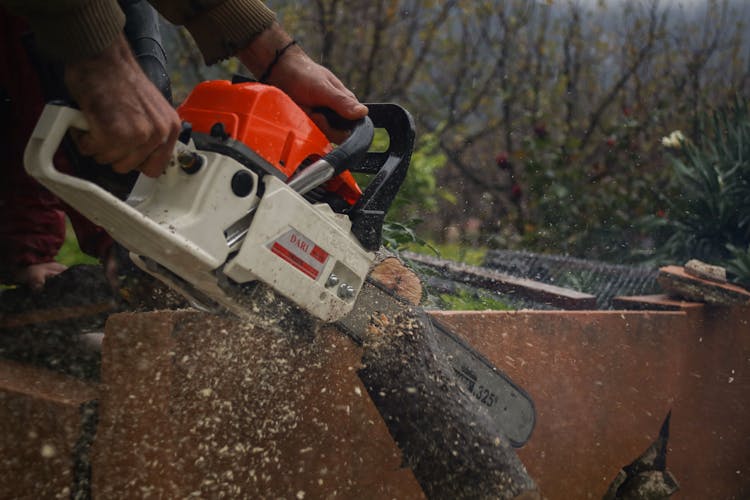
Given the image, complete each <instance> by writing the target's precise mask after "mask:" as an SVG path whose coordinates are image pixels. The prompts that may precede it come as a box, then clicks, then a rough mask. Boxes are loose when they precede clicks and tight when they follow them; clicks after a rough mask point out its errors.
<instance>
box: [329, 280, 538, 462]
mask: <svg viewBox="0 0 750 500" xmlns="http://www.w3.org/2000/svg"><path fill="white" fill-rule="evenodd" d="M404 312H411V313H412V316H413V317H414V318H416V319H417V321H419V322H420V323H421V325H422V326H423V327H424V328H425V331H426V334H427V336H429V337H431V338H433V339H434V340H435V341H436V343H437V346H438V348H439V349H440V350H441V351H442V352H441V354H442V355H443V356H444V357H445V359H446V360H447V362H448V364H449V365H450V366H451V368H452V370H453V375H454V376H455V377H456V382H457V384H456V385H457V386H459V387H461V388H462V390H465V391H468V393H469V394H471V395H472V396H473V400H474V401H476V404H477V407H478V408H480V409H481V411H486V412H487V413H488V414H489V416H490V418H491V419H492V421H493V422H494V424H495V425H496V427H497V429H498V430H499V431H500V432H501V433H502V434H503V435H504V436H505V437H506V438H507V439H508V441H509V442H510V444H511V445H512V446H514V447H516V448H519V447H521V446H523V445H524V444H525V443H526V442H527V441H528V440H529V438H530V437H531V433H532V431H533V430H534V425H535V423H536V411H535V408H534V402H533V401H532V399H531V397H529V395H528V394H527V393H526V392H525V391H524V390H523V389H521V388H520V387H518V386H517V385H516V384H515V383H514V382H513V381H512V380H511V379H510V378H509V377H508V376H507V375H505V374H504V373H503V372H501V371H500V370H498V369H497V368H496V367H495V366H493V365H492V363H490V362H489V361H488V360H487V359H486V358H485V357H484V356H482V355H481V354H479V353H478V352H477V351H476V350H474V349H473V348H472V347H470V346H469V345H468V344H467V343H466V342H465V341H464V340H463V339H461V338H460V337H459V336H458V335H457V334H456V333H454V332H453V331H452V330H451V329H449V328H448V327H447V326H446V325H445V324H443V323H441V322H440V321H438V320H436V319H435V318H433V317H432V316H430V314H429V313H428V312H427V311H426V310H425V309H423V308H421V307H417V306H414V305H412V304H410V303H408V302H406V301H405V300H404V299H402V298H401V297H399V296H398V295H395V294H394V293H392V292H391V291H390V290H387V289H385V288H384V287H383V286H381V285H380V284H379V283H378V282H377V281H376V280H374V279H372V278H367V279H366V281H365V284H364V285H363V287H362V290H361V291H360V293H359V297H358V298H357V302H356V304H355V307H354V308H353V309H352V311H351V312H350V313H349V314H348V315H346V316H345V317H344V318H342V319H341V320H339V321H338V322H337V323H336V325H337V326H338V327H340V328H341V329H342V330H344V331H345V332H346V333H347V334H348V335H349V336H350V337H351V338H352V339H354V340H355V341H356V342H357V343H359V344H362V343H363V342H364V340H365V337H366V335H367V334H366V332H367V329H368V327H369V325H370V320H371V318H372V317H373V316H378V315H384V316H385V317H387V318H388V319H389V320H391V321H393V320H394V319H395V318H396V317H397V316H399V315H400V314H402V313H404Z"/></svg>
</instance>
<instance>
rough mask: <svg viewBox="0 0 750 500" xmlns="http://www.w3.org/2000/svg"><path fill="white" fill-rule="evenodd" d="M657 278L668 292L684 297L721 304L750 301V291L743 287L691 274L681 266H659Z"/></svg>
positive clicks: (729, 304)
mask: <svg viewBox="0 0 750 500" xmlns="http://www.w3.org/2000/svg"><path fill="white" fill-rule="evenodd" d="M657 279H658V280H659V284H660V285H661V286H662V288H664V289H665V290H666V291H667V292H668V293H670V294H672V295H676V296H678V297H683V298H685V299H689V300H693V301H698V302H708V303H709V304H715V305H723V306H732V305H744V304H748V303H750V292H748V291H747V290H745V289H744V288H742V287H740V286H737V285H732V284H730V283H721V282H717V281H710V280H707V279H702V278H698V277H696V276H692V275H690V274H689V273H687V272H685V269H684V268H683V267H681V266H665V267H662V268H660V269H659V276H658V278H657Z"/></svg>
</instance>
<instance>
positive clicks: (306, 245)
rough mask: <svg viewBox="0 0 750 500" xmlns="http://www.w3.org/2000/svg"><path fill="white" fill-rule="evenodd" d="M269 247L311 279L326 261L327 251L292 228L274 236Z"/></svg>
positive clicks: (319, 271)
mask: <svg viewBox="0 0 750 500" xmlns="http://www.w3.org/2000/svg"><path fill="white" fill-rule="evenodd" d="M269 247H270V250H271V252H273V253H274V254H275V255H277V256H279V257H281V258H282V259H284V260H285V261H287V262H288V263H289V264H291V265H292V266H294V267H295V268H297V269H299V270H300V271H302V272H303V273H305V274H306V275H307V276H309V277H310V278H312V279H317V278H318V276H319V275H320V273H321V272H322V271H323V268H324V267H325V264H326V262H327V261H328V252H326V251H325V250H323V249H322V248H320V247H319V246H318V245H316V244H315V243H313V242H312V241H311V240H309V239H308V238H306V237H305V236H303V235H302V233H300V232H298V231H296V230H294V229H290V230H289V231H287V232H286V233H284V234H283V235H281V236H279V237H278V238H276V240H274V241H272V242H271V243H270V245H269Z"/></svg>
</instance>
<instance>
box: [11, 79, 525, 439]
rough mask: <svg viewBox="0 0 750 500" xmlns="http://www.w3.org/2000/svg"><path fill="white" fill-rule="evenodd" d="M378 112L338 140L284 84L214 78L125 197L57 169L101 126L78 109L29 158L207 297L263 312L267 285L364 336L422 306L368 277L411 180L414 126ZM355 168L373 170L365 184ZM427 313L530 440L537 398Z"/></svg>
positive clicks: (490, 407) (199, 302)
mask: <svg viewBox="0 0 750 500" xmlns="http://www.w3.org/2000/svg"><path fill="white" fill-rule="evenodd" d="M368 108H369V114H368V116H367V117H365V118H363V119H361V120H359V121H357V122H355V123H354V124H353V128H352V129H351V133H350V135H349V136H348V138H347V139H346V140H345V141H343V142H342V143H341V144H340V145H338V146H333V145H331V144H330V142H329V141H328V139H327V138H326V136H325V135H324V134H323V133H322V132H321V131H320V129H318V127H317V126H316V125H315V124H314V123H313V122H312V120H311V119H310V118H309V117H308V116H307V114H306V113H305V112H304V111H303V110H302V109H300V108H299V107H298V106H297V105H296V104H295V103H294V102H293V101H292V100H291V99H290V98H289V97H288V96H287V95H286V94H284V93H283V92H282V91H281V90H279V89H277V88H275V87H271V86H267V85H263V84H260V83H257V82H249V81H234V82H230V81H223V80H222V81H209V82H203V83H201V84H199V85H198V86H197V87H196V88H195V89H194V90H193V91H192V92H191V94H190V95H189V96H188V98H187V99H186V100H185V101H184V102H183V103H182V104H181V105H180V106H179V107H178V109H177V111H178V114H179V116H180V118H181V119H182V120H183V129H182V133H181V134H180V137H179V140H178V142H177V145H176V146H175V149H174V152H173V154H172V157H171V159H170V162H169V165H168V166H167V168H166V171H165V173H164V174H163V175H161V176H160V177H158V178H156V179H154V178H149V177H146V176H144V175H141V176H139V178H138V180H137V182H136V184H135V186H134V187H133V189H132V191H131V193H130V195H129V197H128V198H127V199H126V200H124V201H123V200H120V199H119V198H117V197H116V196H114V195H112V194H111V193H109V192H108V191H106V190H104V189H102V188H101V187H99V186H98V185H96V184H94V183H92V182H89V181H86V180H83V179H80V178H76V177H73V176H70V175H67V174H64V173H62V172H60V171H58V170H57V169H56V168H55V167H54V165H53V161H52V159H53V155H54V154H55V152H56V150H57V149H58V147H59V145H60V144H61V142H62V141H63V139H64V137H65V135H66V133H67V132H68V130H69V129H70V128H77V129H81V130H87V129H88V125H87V123H86V121H85V119H84V117H83V115H82V114H81V113H80V112H79V111H78V110H76V109H73V108H71V107H68V106H65V105H62V104H55V103H51V104H47V105H46V106H45V109H44V111H43V113H42V115H41V117H40V119H39V122H38V124H37V126H36V128H35V130H34V132H33V134H32V137H31V139H30V141H29V144H28V146H27V148H26V152H25V157H24V162H25V166H26V169H27V171H28V172H29V174H31V175H32V176H33V177H35V178H36V179H37V180H38V181H39V182H40V183H42V184H43V185H44V186H46V187H47V188H48V189H49V190H50V191H52V192H53V193H55V194H56V195H58V196H59V197H60V198H61V199H63V200H64V201H65V202H66V203H68V204H69V205H71V206H72V207H73V208H75V209H76V210H78V211H79V212H81V213H82V214H83V215H84V216H86V217H88V218H89V219H91V220H92V221H93V222H94V223H96V224H98V225H100V226H101V227H103V228H104V229H105V230H107V231H108V232H109V234H110V235H111V236H112V238H113V239H114V240H115V241H117V242H118V243H119V244H121V245H122V246H123V247H125V248H126V249H127V250H128V251H129V252H130V258H131V260H132V261H133V262H134V263H135V265H137V266H138V267H139V268H141V269H142V270H143V271H145V272H147V273H149V274H151V275H153V276H155V277H156V278H158V279H159V280H161V281H162V282H164V283H165V284H166V285H167V286H169V287H170V288H172V289H174V290H176V291H177V292H179V293H181V294H182V295H184V296H185V297H186V298H187V299H188V300H189V301H190V302H191V303H192V304H193V305H194V306H196V307H198V308H200V309H204V310H209V311H228V312H230V313H233V314H235V315H237V316H239V317H240V318H253V317H255V316H254V315H253V314H252V313H253V311H254V310H255V309H257V306H256V305H255V304H254V303H253V301H252V300H249V299H248V297H252V296H253V293H252V292H253V291H254V290H255V289H256V288H257V287H258V286H261V287H265V288H267V289H269V290H272V291H273V293H274V294H275V295H277V296H280V297H283V299H284V300H286V301H289V302H290V303H291V304H294V305H295V306H296V307H298V308H299V309H301V310H303V311H305V312H306V313H308V314H309V315H311V316H312V317H314V318H317V319H318V320H320V321H323V322H327V323H335V324H336V325H337V326H339V327H340V328H342V329H343V330H344V331H345V332H347V333H348V334H349V335H350V336H351V337H352V338H353V339H354V340H355V341H358V342H361V341H362V339H363V336H364V332H365V331H366V328H367V324H368V319H369V318H370V317H371V316H372V315H373V314H375V313H379V314H385V315H386V316H389V317H395V315H397V314H398V313H400V312H403V311H405V310H407V309H415V307H414V306H412V305H410V304H408V303H407V302H406V301H404V300H403V299H401V298H400V297H398V296H396V295H394V294H392V293H391V292H389V291H388V290H387V289H385V287H383V286H381V285H380V284H379V283H378V282H377V281H375V280H373V279H371V278H369V277H368V272H369V270H370V268H371V267H372V265H373V263H374V261H375V251H377V250H378V249H379V248H380V246H381V233H382V227H383V222H384V218H385V215H386V213H387V211H388V208H389V207H390V205H391V203H392V201H393V199H394V198H395V196H396V193H397V192H398V190H399V188H400V186H401V184H402V182H403V181H404V179H405V177H406V172H407V169H408V166H409V162H410V158H411V153H412V149H413V146H414V137H415V132H414V123H413V119H412V118H411V116H410V115H409V113H408V112H407V111H406V110H404V109H403V108H401V107H400V106H398V105H395V104H368ZM376 129H378V130H383V131H384V132H385V133H386V134H387V147H384V148H382V149H385V150H384V151H377V150H371V149H372V148H371V145H372V143H373V138H374V136H375V130H376ZM379 142H383V141H379ZM353 173H360V174H366V175H369V177H370V180H369V183H368V184H367V186H366V187H365V189H364V190H363V189H361V188H360V187H359V185H358V183H357V182H356V180H355V178H354V176H353ZM256 296H257V294H256ZM416 309H418V308H416ZM420 317H421V318H422V320H423V322H424V323H425V327H427V328H430V329H432V331H433V332H434V333H435V334H436V337H437V338H438V339H439V345H440V348H441V349H442V350H443V351H444V353H445V355H446V357H447V358H448V359H449V360H450V365H451V366H452V368H453V370H454V372H455V373H454V375H455V377H456V379H457V380H458V381H459V382H460V383H461V384H462V385H463V386H464V388H465V389H466V390H468V391H469V392H470V393H471V394H474V395H475V396H476V400H477V404H479V405H481V406H483V407H484V408H485V409H487V411H489V413H490V415H491V416H492V419H493V421H494V423H495V424H496V425H497V427H498V429H499V430H500V431H501V432H502V433H503V434H504V435H505V436H506V437H507V438H508V440H509V442H510V443H511V444H512V445H514V446H521V445H523V444H524V443H525V442H526V441H527V440H528V439H529V437H530V435H531V432H532V430H533V427H534V423H535V411H534V405H533V402H532V400H531V399H530V398H529V396H528V395H527V394H526V393H525V392H524V391H523V390H522V389H521V388H519V387H518V386H517V385H516V384H514V383H513V382H512V381H511V380H510V379H509V378H508V377H507V376H506V375H504V374H503V373H502V372H500V371H499V370H497V369H496V368H495V367H494V366H492V364H491V363H489V362H488V361H487V360H486V359H485V358H484V357H482V356H481V355H480V354H479V353H477V352H476V351H474V350H473V349H472V348H471V347H469V346H468V345H467V344H465V343H464V342H463V340H462V339H461V338H460V337H458V336H457V335H456V334H455V333H453V332H452V331H451V330H450V329H449V328H447V327H446V326H445V325H443V324H441V323H439V322H437V321H436V320H434V318H431V317H430V316H429V315H428V314H425V313H424V312H423V311H422V312H421V314H420Z"/></svg>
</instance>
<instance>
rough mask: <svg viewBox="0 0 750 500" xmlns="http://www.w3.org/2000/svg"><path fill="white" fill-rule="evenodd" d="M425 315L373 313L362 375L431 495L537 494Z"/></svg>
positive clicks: (421, 483)
mask: <svg viewBox="0 0 750 500" xmlns="http://www.w3.org/2000/svg"><path fill="white" fill-rule="evenodd" d="M423 321H424V318H420V317H418V316H414V313H409V312H407V313H402V314H401V315H399V316H398V317H396V318H387V317H385V316H381V317H374V318H372V321H371V325H370V328H369V331H368V333H367V335H366V340H365V342H364V348H365V351H364V356H363V363H364V365H365V366H364V368H363V369H362V370H360V377H361V379H362V380H363V381H364V383H365V386H366V387H367V389H368V392H369V394H370V397H371V398H372V399H373V401H374V402H375V404H376V406H377V408H378V410H379V411H380V414H381V415H382V416H383V418H384V420H385V422H386V424H387V425H388V427H389V430H390V431H391V434H392V435H393V437H394V439H395V440H396V442H397V443H398V444H399V447H400V448H401V450H402V452H403V454H404V458H405V460H406V462H407V465H408V466H409V467H411V468H412V470H413V471H414V474H415V476H416V477H417V480H418V481H419V483H420V485H421V486H422V488H423V489H424V491H425V493H426V494H427V496H428V497H429V498H433V499H443V498H445V499H455V498H488V499H489V498H492V499H505V498H518V496H519V495H524V496H523V498H536V496H537V491H536V486H535V483H534V481H533V480H532V479H531V477H530V476H529V475H528V473H527V472H526V469H525V468H524V466H523V464H522V463H521V461H520V460H519V459H518V456H517V455H516V453H515V451H514V450H513V449H512V448H511V446H510V445H509V444H508V442H507V441H506V439H505V438H504V437H503V436H502V435H501V434H500V433H499V432H498V431H497V430H496V429H495V428H493V425H492V423H491V420H490V418H489V415H488V414H487V413H486V412H483V411H481V410H479V409H478V407H477V406H476V405H475V404H473V402H472V401H471V399H470V398H471V396H470V395H469V394H468V393H467V392H465V391H464V389H463V387H462V386H461V385H460V384H458V382H457V381H456V379H455V376H454V374H453V372H452V370H451V367H450V366H449V365H448V363H447V360H445V359H444V358H443V357H441V354H440V350H439V347H438V345H437V341H436V340H435V339H434V338H431V337H430V335H431V334H430V330H429V329H425V328H424V323H423Z"/></svg>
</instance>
